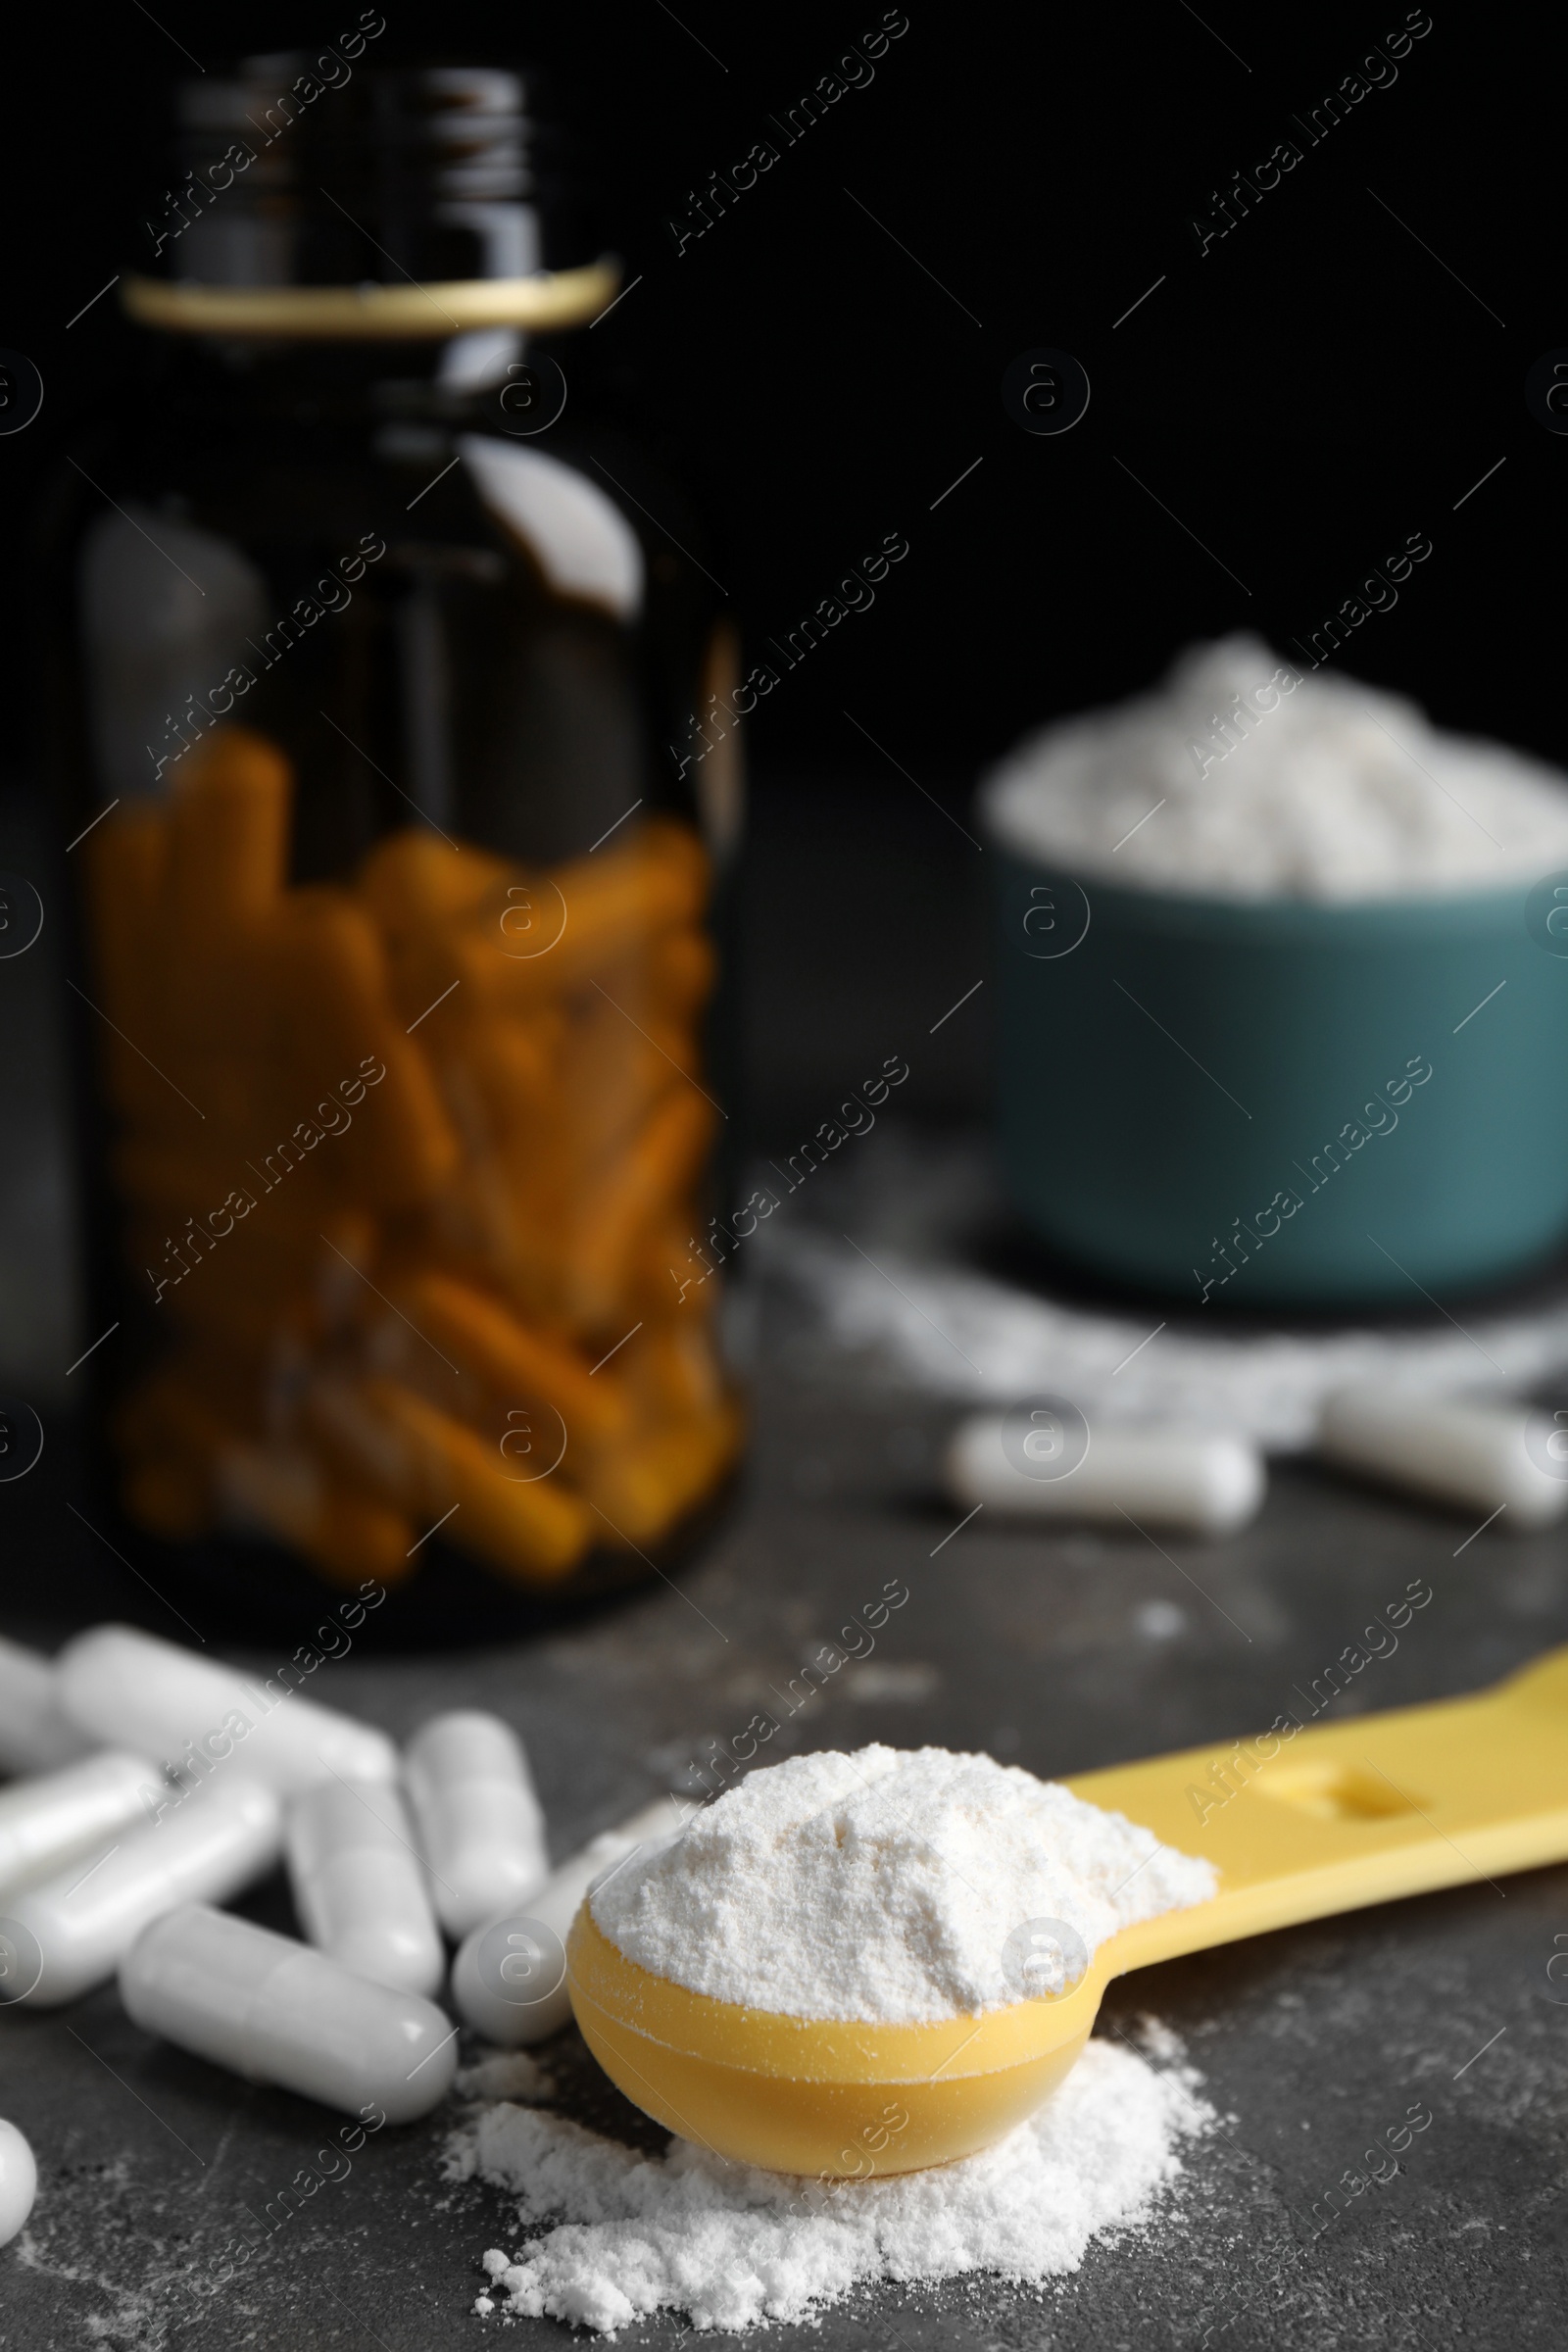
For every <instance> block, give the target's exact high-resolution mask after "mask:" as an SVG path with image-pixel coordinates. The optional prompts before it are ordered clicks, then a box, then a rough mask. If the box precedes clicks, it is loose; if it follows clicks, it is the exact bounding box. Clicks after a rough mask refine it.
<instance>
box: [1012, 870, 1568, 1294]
mask: <svg viewBox="0 0 1568 2352" xmlns="http://www.w3.org/2000/svg"><path fill="white" fill-rule="evenodd" d="M988 862H990V863H991V864H992V866H993V872H994V878H995V881H996V884H997V891H996V912H997V935H998V951H997V973H996V978H997V988H998V995H999V998H1000V1006H999V1116H1000V1128H1001V1147H1002V1158H1003V1167H1004V1172H1005V1179H1006V1182H1007V1184H1008V1187H1009V1189H1010V1191H1011V1193H1012V1196H1013V1198H1014V1200H1015V1201H1016V1204H1017V1206H1018V1208H1019V1210H1020V1211H1021V1212H1022V1214H1023V1216H1024V1217H1025V1218H1026V1220H1027V1221H1028V1222H1029V1224H1030V1225H1031V1226H1032V1227H1033V1228H1034V1229H1035V1230H1036V1232H1038V1234H1039V1235H1040V1236H1041V1238H1042V1239H1043V1240H1045V1241H1046V1242H1047V1243H1049V1244H1050V1245H1051V1246H1052V1247H1053V1248H1054V1249H1055V1250H1059V1251H1061V1252H1062V1253H1063V1254H1065V1255H1067V1256H1069V1257H1072V1258H1074V1259H1076V1260H1078V1261H1079V1262H1080V1263H1082V1264H1083V1265H1085V1266H1087V1267H1090V1268H1093V1269H1095V1270H1097V1271H1099V1272H1101V1273H1103V1274H1106V1275H1109V1276H1111V1277H1112V1278H1114V1279H1116V1280H1118V1281H1121V1282H1131V1283H1138V1284H1145V1285H1148V1286H1149V1287H1151V1288H1152V1289H1156V1290H1159V1291H1163V1292H1168V1293H1170V1294H1172V1295H1173V1296H1174V1297H1176V1298H1177V1299H1183V1298H1185V1299H1188V1300H1190V1301H1191V1302H1192V1303H1193V1304H1194V1305H1197V1304H1198V1303H1199V1301H1200V1299H1203V1298H1205V1297H1206V1299H1207V1303H1208V1304H1209V1305H1210V1306H1211V1307H1212V1306H1219V1305H1223V1304H1234V1305H1236V1306H1241V1307H1246V1306H1263V1305H1286V1304H1294V1305H1324V1306H1335V1305H1344V1306H1354V1305H1359V1304H1363V1303H1364V1304H1373V1303H1378V1302H1386V1303H1391V1304H1398V1303H1409V1304H1411V1305H1419V1303H1420V1291H1421V1290H1426V1291H1435V1292H1439V1293H1443V1292H1451V1291H1455V1290H1458V1289H1461V1288H1465V1287H1471V1288H1474V1287H1479V1286H1482V1285H1485V1284H1488V1283H1495V1282H1501V1281H1504V1280H1506V1279H1508V1278H1509V1277H1511V1276H1514V1275H1517V1274H1520V1273H1522V1272H1525V1271H1526V1270H1528V1269H1529V1267H1531V1266H1532V1265H1533V1264H1536V1263H1539V1262H1540V1261H1541V1260H1543V1259H1544V1258H1545V1257H1546V1256H1547V1255H1549V1253H1550V1252H1551V1251H1552V1250H1553V1249H1554V1248H1555V1247H1556V1246H1557V1244H1558V1243H1559V1242H1560V1241H1561V1240H1562V1238H1563V1235H1564V1232H1565V1230H1568V958H1565V957H1564V956H1559V955H1558V954H1556V953H1554V952H1548V950H1547V949H1546V948H1545V947H1544V946H1542V945H1538V944H1537V938H1536V937H1534V936H1532V932H1531V929H1529V928H1527V919H1526V917H1527V904H1528V903H1529V902H1530V900H1531V895H1532V893H1531V885H1530V884H1529V883H1526V882H1521V883H1516V884H1512V885H1509V886H1507V887H1505V888H1500V889H1493V890H1489V891H1487V892H1485V893H1478V894H1477V895H1475V896H1473V897H1453V896H1449V897H1442V898H1436V897H1434V898H1416V897H1412V898H1407V899H1398V900H1390V899H1382V900H1374V901H1351V902H1342V903H1335V904H1324V903H1318V902H1304V901H1299V900H1283V899H1268V900H1258V901H1243V900H1221V899H1212V898H1208V899H1205V898H1200V897H1189V896H1185V895H1184V896H1178V895H1176V894H1174V893H1171V894H1161V893H1156V892H1152V891H1129V890H1123V889H1117V888H1113V887H1111V886H1109V885H1107V884H1103V883H1101V882H1098V881H1096V880H1094V879H1093V878H1091V877H1089V876H1087V875H1086V876H1083V877H1081V878H1078V879H1070V878H1067V877H1064V876H1063V874H1062V872H1061V870H1060V869H1059V868H1056V869H1051V868H1048V867H1046V866H1045V865H1042V864H1035V863H1033V862H1031V861H1029V860H1027V859H1024V858H1020V857H1018V856H1017V855H1016V854H1014V853H1012V852H1009V851H1008V850H1006V849H1005V848H1004V847H1003V846H1002V845H1001V843H1000V842H997V841H996V840H995V839H994V838H993V841H992V843H991V845H990V846H989V848H988ZM1551 879H1561V880H1565V881H1568V876H1565V877H1552V878H1551ZM1543 887H1544V885H1538V886H1537V892H1538V895H1539V891H1540V889H1541V888H1543ZM1534 911H1535V912H1536V913H1537V914H1538V915H1539V911H1540V910H1539V908H1537V909H1534ZM1086 917H1087V927H1085V918H1086ZM1534 930H1535V932H1536V933H1537V934H1538V935H1543V936H1544V933H1543V925H1542V922H1541V921H1540V920H1539V919H1538V920H1537V921H1536V923H1535V925H1534ZM1074 941H1076V944H1072V943H1073V942H1074ZM1564 945H1565V946H1568V941H1565V942H1564ZM1424 1068H1425V1069H1429V1070H1430V1075H1429V1076H1427V1077H1425V1078H1424V1079H1419V1078H1418V1075H1417V1074H1418V1073H1419V1072H1420V1071H1421V1070H1422V1069H1424ZM1205 1285H1207V1286H1208V1288H1207V1290H1206V1292H1205V1287H1204V1286H1205Z"/></svg>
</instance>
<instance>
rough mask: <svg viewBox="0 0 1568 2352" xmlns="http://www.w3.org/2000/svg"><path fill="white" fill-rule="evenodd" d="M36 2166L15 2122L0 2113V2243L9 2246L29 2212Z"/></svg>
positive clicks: (36, 2174)
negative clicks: (8, 2120) (11, 2122)
mask: <svg viewBox="0 0 1568 2352" xmlns="http://www.w3.org/2000/svg"><path fill="white" fill-rule="evenodd" d="M37 2193H38V2167H37V2165H36V2164H35V2163H34V2161H33V2154H32V2150H31V2148H29V2147H28V2145H27V2143H26V2141H25V2139H24V2138H23V2136H22V2133H21V2132H20V2131H18V2130H17V2127H16V2125H15V2124H8V2123H7V2122H6V2120H5V2118H4V2117H3V2116H0V2246H6V2245H9V2244H10V2242H11V2240H12V2239H13V2238H14V2237H15V2236H16V2234H17V2231H18V2230H19V2229H21V2228H22V2227H23V2224H24V2223H25V2221H26V2218H27V2216H28V2214H29V2213H30V2212H31V2211H32V2200H33V2198H34V2197H35V2196H36V2195H37Z"/></svg>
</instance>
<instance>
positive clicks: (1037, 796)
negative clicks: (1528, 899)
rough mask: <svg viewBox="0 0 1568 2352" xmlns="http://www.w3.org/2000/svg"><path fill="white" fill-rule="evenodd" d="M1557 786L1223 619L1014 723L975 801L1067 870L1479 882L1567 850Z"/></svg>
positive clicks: (1261, 893)
mask: <svg viewBox="0 0 1568 2352" xmlns="http://www.w3.org/2000/svg"><path fill="white" fill-rule="evenodd" d="M1564 787H1565V779H1564V778H1563V777H1561V776H1560V775H1559V774H1558V773H1557V772H1556V771H1555V770H1554V769H1551V768H1548V767H1545V766H1543V765H1542V764H1540V763H1539V762H1537V761H1535V760H1526V759H1524V758H1522V757H1521V756H1520V755H1519V754H1518V753H1516V752H1510V751H1507V750H1505V749H1504V748H1503V747H1502V746H1501V745H1500V744H1493V743H1485V742H1481V741H1478V740H1474V739H1472V738H1469V737H1463V736H1458V735H1450V734H1446V733H1445V732H1443V731H1442V730H1440V729H1438V728H1435V727H1433V726H1432V725H1431V723H1430V722H1429V721H1428V719H1427V718H1426V717H1425V716H1424V714H1423V713H1422V712H1421V711H1419V710H1418V709H1417V708H1416V706H1415V705H1414V704H1413V703H1408V702H1405V701H1404V700H1403V699H1402V698H1400V697H1399V696H1397V695H1392V694H1385V693H1382V692H1380V691H1379V690H1378V689H1376V688H1374V687H1371V686H1366V685H1363V684H1361V683H1360V682H1359V681H1358V680H1356V679H1354V678H1349V677H1340V676H1335V675H1333V674H1332V673H1329V672H1312V671H1307V670H1305V669H1304V666H1303V668H1300V669H1299V668H1297V667H1296V665H1295V664H1293V663H1290V662H1282V661H1281V660H1280V658H1279V657H1278V655H1276V654H1273V653H1270V651H1269V649H1268V648H1267V646H1265V645H1264V644H1263V643H1262V642H1261V640H1260V639H1258V638H1256V637H1250V636H1234V637H1226V638H1222V639H1220V640H1219V641H1218V642H1217V643H1215V644H1211V645H1201V646H1194V647H1192V648H1191V649H1190V650H1189V651H1188V652H1187V653H1185V654H1184V655H1183V656H1182V657H1181V659H1180V660H1179V661H1178V662H1176V664H1175V666H1174V667H1173V668H1172V670H1171V672H1170V675H1169V676H1168V678H1166V680H1165V681H1164V683H1163V684H1162V685H1161V686H1158V687H1156V688H1154V689H1153V690H1152V691H1151V692H1150V693H1147V694H1142V695H1139V696H1136V697H1135V698H1133V699H1132V700H1131V701H1129V702H1126V703H1122V704H1120V705H1118V706H1117V707H1116V708H1115V709H1113V710H1109V711H1089V712H1086V713H1084V714H1082V715H1080V716H1078V717H1075V718H1072V719H1069V720H1067V721H1066V722H1065V723H1063V724H1059V725H1055V726H1052V727H1048V728H1046V729H1045V730H1044V731H1043V732H1041V733H1040V734H1037V735H1034V736H1031V737H1030V738H1028V739H1027V740H1026V741H1025V742H1024V743H1022V744H1021V745H1020V746H1019V747H1018V749H1017V750H1016V751H1015V752H1014V753H1013V754H1012V755H1011V757H1010V758H1009V759H1008V760H1006V761H1005V762H1004V764H1003V765H1002V767H1001V768H999V769H998V770H997V771H996V773H995V774H994V775H993V776H992V777H991V779H990V781H989V782H988V784H987V785H986V787H985V789H984V792H983V794H982V800H981V807H982V809H983V811H984V814H985V816H986V819H987V822H988V824H989V826H990V829H991V831H992V833H993V835H994V836H995V837H996V838H998V839H999V840H1000V841H1002V842H1003V843H1004V844H1005V846H1007V847H1008V848H1011V849H1013V850H1015V851H1017V852H1018V853H1020V854H1021V855H1022V856H1024V857H1026V858H1036V859H1040V860H1044V861H1045V862H1046V863H1047V864H1054V865H1056V866H1058V867H1063V866H1064V867H1065V868H1066V869H1067V870H1068V872H1070V873H1081V874H1086V875H1099V876H1101V877H1102V878H1103V880H1105V881H1107V882H1118V883H1121V884H1123V885H1124V886H1126V887H1128V888H1130V889H1147V890H1159V891H1175V892H1180V893H1191V894H1195V895H1198V896H1204V897H1213V898H1226V899H1260V898H1297V899H1316V900H1331V901H1332V900H1352V899H1377V898H1407V897H1414V896H1432V895H1442V894H1444V893H1446V892H1473V891H1482V890H1486V889H1489V888H1500V887H1502V886H1503V885H1505V884H1506V883H1508V882H1509V881H1512V880H1534V879H1537V878H1538V877H1540V876H1542V875H1544V874H1546V873H1548V872H1550V871H1551V870H1552V869H1553V868H1554V867H1559V866H1563V865H1568V790H1565V788H1564ZM1135 827H1136V828H1137V829H1136V831H1135V830H1134V829H1133V828H1135Z"/></svg>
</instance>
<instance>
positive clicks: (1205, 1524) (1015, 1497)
mask: <svg viewBox="0 0 1568 2352" xmlns="http://www.w3.org/2000/svg"><path fill="white" fill-rule="evenodd" d="M1009 1428H1010V1425H1009V1420H1008V1417H1007V1416H1006V1415H1005V1414H1002V1413H973V1414H971V1415H970V1417H969V1418H968V1419H967V1420H966V1421H961V1422H960V1423H959V1424H958V1427H957V1428H956V1430H955V1432H954V1434H953V1437H952V1439H951V1440H950V1442H949V1446H948V1453H947V1465H946V1467H947V1485H948V1492H949V1494H950V1495H952V1497H953V1499H954V1501H955V1502H956V1503H958V1504H960V1505H961V1506H963V1507H964V1508H966V1509H969V1510H973V1509H974V1508H975V1507H976V1505H977V1504H981V1503H983V1504H985V1506H986V1508H987V1509H988V1510H991V1511H995V1512H996V1513H998V1514H999V1515H1000V1516H1004V1517H1007V1518H1013V1519H1088V1520H1097V1521H1102V1522H1103V1523H1105V1524H1106V1525H1108V1526H1111V1527H1119V1528H1122V1529H1124V1530H1125V1528H1126V1526H1127V1522H1128V1520H1129V1519H1134V1520H1136V1521H1137V1522H1138V1524H1139V1525H1140V1526H1141V1527H1143V1526H1154V1527H1171V1528H1178V1529H1180V1530H1182V1531H1184V1532H1186V1533H1190V1534H1193V1535H1203V1536H1220V1535H1228V1534H1230V1532H1231V1531H1232V1529H1234V1528H1238V1527H1245V1526H1246V1524H1247V1522H1248V1520H1249V1519H1250V1518H1251V1517H1252V1516H1253V1515H1254V1513H1255V1512H1256V1510H1257V1507H1258V1505H1259V1504H1260V1503H1261V1501H1262V1499H1263V1493H1264V1489H1265V1487H1266V1485H1267V1478H1266V1476H1265V1473H1264V1469H1263V1458H1262V1455H1261V1454H1260V1453H1259V1452H1258V1450H1257V1447H1256V1446H1250V1445H1249V1444H1248V1443H1247V1441H1246V1439H1244V1438H1238V1437H1232V1436H1229V1435H1227V1434H1226V1433H1225V1432H1224V1431H1222V1430H1212V1429H1181V1428H1176V1427H1171V1426H1168V1425H1167V1426H1163V1427H1154V1426H1151V1427H1139V1426H1135V1425H1133V1426H1122V1427H1119V1428H1110V1429H1105V1428H1102V1427H1100V1426H1098V1425H1097V1426H1096V1428H1095V1430H1094V1432H1093V1435H1092V1437H1091V1439H1090V1443H1089V1448H1088V1451H1087V1452H1086V1453H1085V1454H1084V1455H1083V1458H1082V1459H1081V1460H1080V1461H1079V1463H1078V1466H1077V1468H1076V1469H1074V1470H1071V1471H1069V1472H1068V1474H1067V1475H1066V1476H1065V1477H1050V1476H1040V1477H1030V1476H1029V1475H1027V1474H1026V1473H1025V1471H1023V1470H1022V1469H1020V1468H1018V1467H1017V1466H1016V1465H1015V1463H1014V1461H1013V1459H1012V1458H1011V1454H1010V1452H1009V1451H1008V1450H1007V1449H1006V1448H1005V1446H1004V1438H1005V1435H1007V1434H1008V1433H1009ZM1031 1434H1032V1433H1027V1432H1026V1433H1025V1438H1024V1443H1023V1446H1022V1447H1021V1448H1019V1447H1014V1448H1013V1449H1012V1450H1013V1451H1018V1450H1022V1451H1024V1452H1027V1449H1028V1442H1029V1436H1030V1435H1031ZM1031 1458H1032V1457H1031ZM1040 1467H1041V1468H1042V1470H1049V1468H1050V1467H1051V1457H1050V1455H1049V1454H1048V1453H1047V1452H1046V1451H1045V1449H1044V1448H1042V1452H1041V1461H1040Z"/></svg>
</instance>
